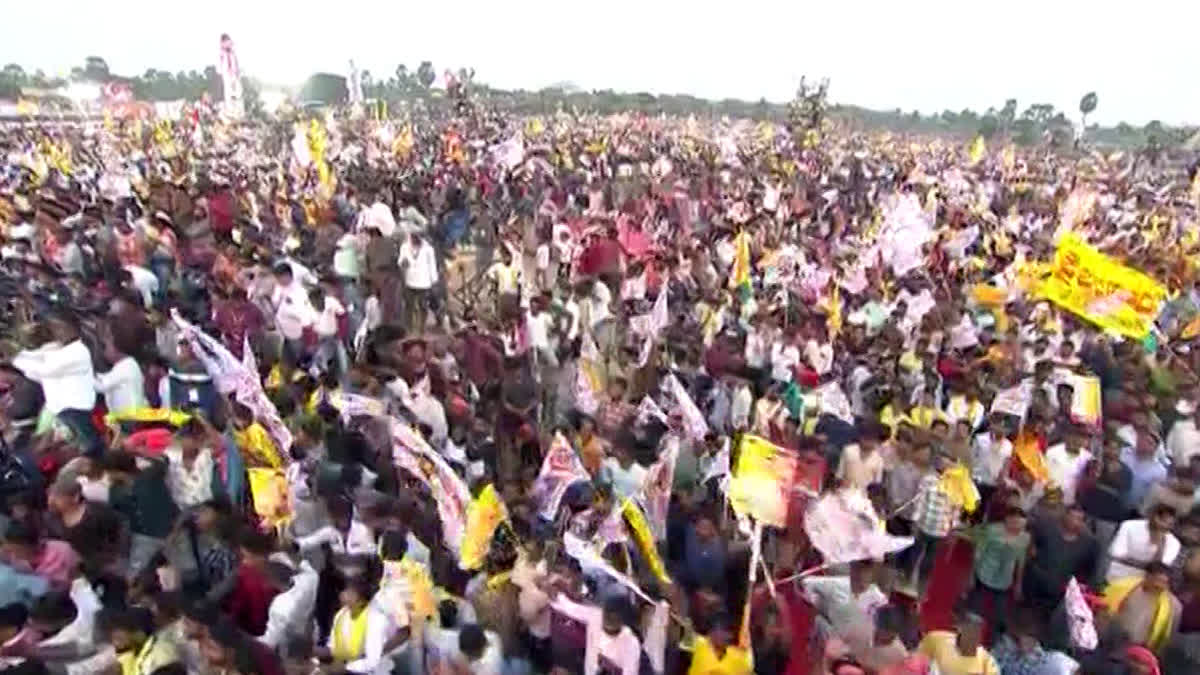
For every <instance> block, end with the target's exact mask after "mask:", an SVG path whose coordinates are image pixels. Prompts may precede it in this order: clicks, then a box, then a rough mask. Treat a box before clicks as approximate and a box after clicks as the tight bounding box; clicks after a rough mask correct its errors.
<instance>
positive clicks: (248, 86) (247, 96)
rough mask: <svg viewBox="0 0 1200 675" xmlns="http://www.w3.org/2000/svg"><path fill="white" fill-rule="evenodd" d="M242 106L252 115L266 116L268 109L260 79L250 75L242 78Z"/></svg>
mask: <svg viewBox="0 0 1200 675" xmlns="http://www.w3.org/2000/svg"><path fill="white" fill-rule="evenodd" d="M242 106H243V107H244V108H245V110H246V114H247V115H249V116H251V117H259V118H262V117H265V116H266V109H265V108H264V107H263V102H262V88H261V87H259V85H258V81H257V80H253V79H250V78H249V77H243V78H242Z"/></svg>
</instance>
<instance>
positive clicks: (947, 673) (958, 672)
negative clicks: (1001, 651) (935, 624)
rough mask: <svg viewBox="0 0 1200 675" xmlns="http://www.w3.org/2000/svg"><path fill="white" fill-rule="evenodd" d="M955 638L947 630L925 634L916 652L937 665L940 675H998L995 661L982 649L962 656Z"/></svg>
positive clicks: (998, 668)
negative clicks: (970, 654)
mask: <svg viewBox="0 0 1200 675" xmlns="http://www.w3.org/2000/svg"><path fill="white" fill-rule="evenodd" d="M956 639H957V636H956V635H955V634H954V633H952V632H950V631H948V630H935V631H931V632H929V633H926V634H925V638H924V639H923V640H921V644H920V645H919V646H918V647H917V651H918V652H920V653H921V654H924V655H925V656H928V657H929V659H930V660H931V661H933V662H934V663H936V664H937V667H938V672H939V673H941V675H1000V666H998V665H997V664H996V659H994V658H992V655H991V654H989V653H988V651H987V650H986V649H984V648H983V647H979V648H977V649H976V650H975V654H974V655H972V656H963V655H962V654H960V653H959V652H958V646H957V645H955V640H956Z"/></svg>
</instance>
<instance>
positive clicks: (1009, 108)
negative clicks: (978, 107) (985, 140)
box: [997, 98, 1017, 131]
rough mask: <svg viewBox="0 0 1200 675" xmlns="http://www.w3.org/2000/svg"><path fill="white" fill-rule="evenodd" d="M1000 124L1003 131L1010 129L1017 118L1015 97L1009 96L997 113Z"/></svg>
mask: <svg viewBox="0 0 1200 675" xmlns="http://www.w3.org/2000/svg"><path fill="white" fill-rule="evenodd" d="M997 117H998V119H999V122H1000V126H1001V128H1002V129H1003V130H1004V131H1008V130H1009V129H1012V125H1013V122H1015V121H1016V119H1017V99H1015V98H1010V99H1008V100H1007V101H1005V102H1004V107H1003V108H1001V109H1000V112H999V113H998V114H997Z"/></svg>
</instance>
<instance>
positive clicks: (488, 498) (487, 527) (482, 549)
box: [458, 484, 508, 570]
mask: <svg viewBox="0 0 1200 675" xmlns="http://www.w3.org/2000/svg"><path fill="white" fill-rule="evenodd" d="M506 520H508V509H507V508H506V507H505V506H504V502H503V500H501V499H500V495H498V494H496V488H495V487H493V486H492V485H491V484H488V485H487V486H486V487H484V488H483V490H481V491H480V492H479V496H478V497H476V498H475V499H474V500H472V501H471V504H470V505H469V506H467V526H466V528H465V530H464V531H463V538H462V545H461V547H460V549H459V551H458V564H459V567H461V568H462V569H464V570H477V569H479V568H480V567H482V566H483V560H484V558H486V557H487V552H488V548H489V547H490V546H491V544H492V537H493V536H494V535H495V534H496V528H497V527H499V526H500V523H502V522H504V521H506Z"/></svg>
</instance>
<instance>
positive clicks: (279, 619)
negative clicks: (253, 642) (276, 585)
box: [258, 560, 321, 649]
mask: <svg viewBox="0 0 1200 675" xmlns="http://www.w3.org/2000/svg"><path fill="white" fill-rule="evenodd" d="M320 581H321V578H320V575H318V574H317V571H316V570H314V569H313V568H312V566H311V565H309V564H308V561H307V560H302V561H301V562H300V567H299V569H297V570H296V574H295V575H294V576H293V577H292V586H291V588H289V589H287V590H286V591H284V592H282V593H280V594H279V595H276V596H275V597H274V599H272V600H271V606H270V609H268V611H267V630H266V631H264V632H263V634H262V637H260V638H258V641H259V642H262V643H263V644H265V645H267V646H268V647H271V648H272V649H278V648H279V647H281V646H283V645H285V644H287V641H288V639H289V638H292V637H307V636H308V634H309V633H310V632H311V630H310V623H311V621H312V615H313V609H314V608H315V607H316V603H317V586H318V585H319V583H320Z"/></svg>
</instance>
